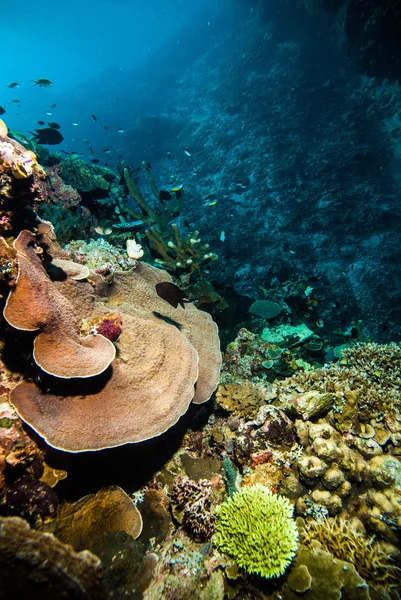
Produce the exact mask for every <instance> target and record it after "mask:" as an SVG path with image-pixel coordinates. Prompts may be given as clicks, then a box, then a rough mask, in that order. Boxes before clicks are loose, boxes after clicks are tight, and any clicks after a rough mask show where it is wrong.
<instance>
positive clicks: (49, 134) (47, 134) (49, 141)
mask: <svg viewBox="0 0 401 600" xmlns="http://www.w3.org/2000/svg"><path fill="white" fill-rule="evenodd" d="M35 131H36V134H35V135H34V137H35V139H36V140H37V142H38V144H44V145H49V146H55V145H56V144H60V142H62V141H63V139H64V137H63V136H62V135H61V133H60V132H59V131H57V129H52V128H51V127H45V128H44V129H35Z"/></svg>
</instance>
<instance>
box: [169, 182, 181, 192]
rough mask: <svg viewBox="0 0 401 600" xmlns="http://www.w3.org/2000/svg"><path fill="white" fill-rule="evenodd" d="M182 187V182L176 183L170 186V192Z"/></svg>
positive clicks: (177, 190)
mask: <svg viewBox="0 0 401 600" xmlns="http://www.w3.org/2000/svg"><path fill="white" fill-rule="evenodd" d="M181 189H182V183H177V185H175V186H174V187H172V188H171V190H170V192H179V191H180V190H181Z"/></svg>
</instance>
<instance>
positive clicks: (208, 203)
mask: <svg viewBox="0 0 401 600" xmlns="http://www.w3.org/2000/svg"><path fill="white" fill-rule="evenodd" d="M216 204H217V200H212V201H211V202H206V204H205V206H216Z"/></svg>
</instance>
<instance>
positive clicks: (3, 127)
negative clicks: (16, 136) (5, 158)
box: [0, 119, 8, 135]
mask: <svg viewBox="0 0 401 600" xmlns="http://www.w3.org/2000/svg"><path fill="white" fill-rule="evenodd" d="M0 133H1V135H8V129H7V125H6V124H5V123H4V121H2V119H0Z"/></svg>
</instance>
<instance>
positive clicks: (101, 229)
mask: <svg viewBox="0 0 401 600" xmlns="http://www.w3.org/2000/svg"><path fill="white" fill-rule="evenodd" d="M94 230H95V231H96V233H98V234H99V235H110V234H111V233H113V229H112V228H111V227H101V226H100V225H98V226H97V227H94Z"/></svg>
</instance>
